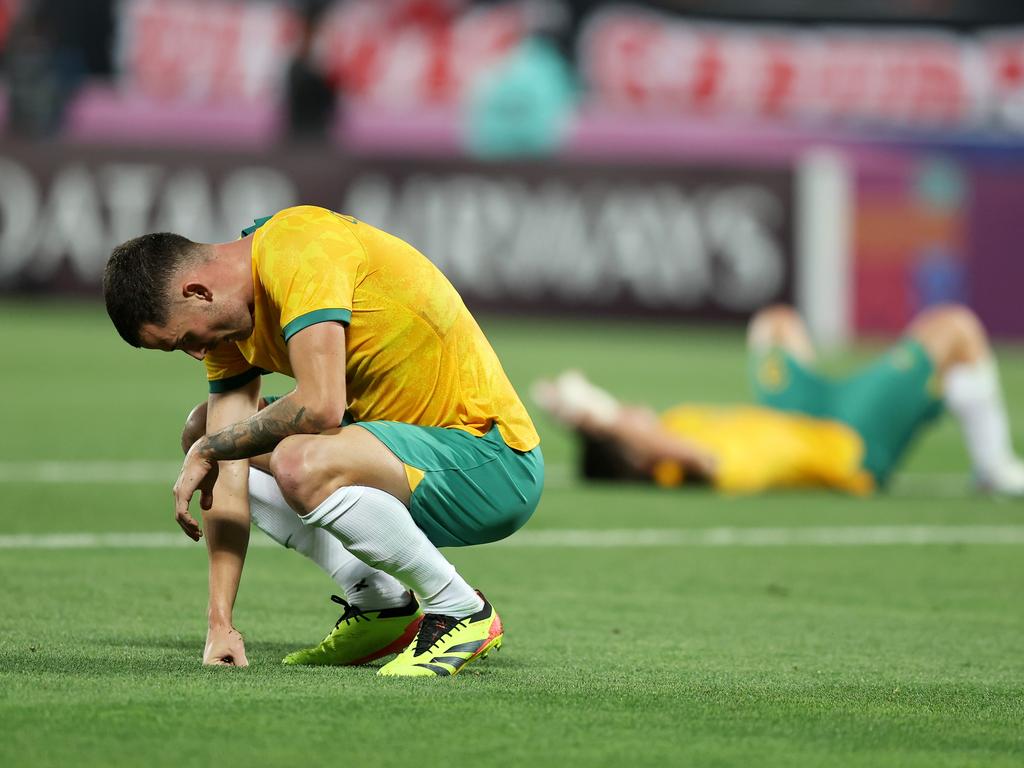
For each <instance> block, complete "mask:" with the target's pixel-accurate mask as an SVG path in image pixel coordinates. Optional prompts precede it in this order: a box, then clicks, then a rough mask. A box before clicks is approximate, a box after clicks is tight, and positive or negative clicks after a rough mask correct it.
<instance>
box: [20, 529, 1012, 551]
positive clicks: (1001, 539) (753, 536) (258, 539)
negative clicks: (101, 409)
mask: <svg viewBox="0 0 1024 768" xmlns="http://www.w3.org/2000/svg"><path fill="white" fill-rule="evenodd" d="M936 544H938V545H950V544H1004V545H1006V544H1009V545H1021V544H1024V525H971V526H963V525H948V526H944V525H889V526H865V527H860V526H854V527H850V526H846V527H842V526H835V527H821V528H690V529H685V528H666V529H657V528H638V529H621V530H588V529H552V530H536V531H521V532H520V533H517V534H515V535H514V536H512V537H511V538H509V539H506V540H505V541H502V542H499V545H500V546H502V547H519V548H524V549H536V548H571V549H602V548H612V547H801V546H804V547H874V546H892V545H904V546H923V545H936ZM250 546H254V547H271V546H275V544H274V542H273V541H271V540H270V539H269V538H267V537H265V536H258V535H254V536H253V538H252V541H251V544H250ZM179 547H201V545H197V544H195V543H194V542H193V541H191V540H190V539H187V538H185V536H184V534H181V533H173V532H166V533H51V534H12V535H3V536H0V550H12V549H50V550H54V549H57V550H69V549H172V548H179Z"/></svg>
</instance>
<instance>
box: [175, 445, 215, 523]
mask: <svg viewBox="0 0 1024 768" xmlns="http://www.w3.org/2000/svg"><path fill="white" fill-rule="evenodd" d="M205 443H206V438H200V439H199V440H197V441H196V442H195V444H194V445H193V446H192V447H191V448H189V450H188V453H187V454H185V462H184V463H183V464H182V465H181V472H180V473H179V474H178V480H177V482H175V483H174V519H175V520H176V521H177V522H178V525H180V526H181V530H183V531H184V532H185V535H186V536H188V537H189V538H190V539H192V540H193V541H199V539H200V538H201V537H202V535H203V532H202V530H201V529H200V528H199V523H197V522H196V520H195V518H194V517H192V515H191V514H190V513H189V511H188V505H189V502H191V501H192V497H193V496H194V495H195V492H196V491H199V506H200V507H202V508H203V509H210V508H211V507H212V506H213V486H214V485H215V484H216V483H217V462H216V461H213V460H211V459H207V458H205V457H204V456H203V455H202V453H201V451H202V448H203V446H204V445H205Z"/></svg>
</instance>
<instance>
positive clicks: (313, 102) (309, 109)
mask: <svg viewBox="0 0 1024 768" xmlns="http://www.w3.org/2000/svg"><path fill="white" fill-rule="evenodd" d="M325 6H326V4H325V3H323V2H317V3H311V4H309V5H307V6H306V7H305V8H304V9H303V10H302V11H301V13H300V21H299V25H300V26H299V34H298V42H297V44H296V49H295V54H294V56H293V57H292V59H291V61H290V62H289V64H288V73H287V76H286V78H285V103H286V108H287V119H288V139H289V141H292V142H295V143H303V144H312V143H324V142H326V141H327V139H328V135H329V132H330V128H331V125H332V124H333V122H334V119H335V117H336V110H337V109H338V107H339V99H338V96H337V90H336V89H335V86H334V84H332V83H331V81H330V78H329V77H328V76H327V74H326V72H325V69H324V67H323V65H322V64H321V63H320V62H319V61H318V60H317V58H316V55H315V52H314V42H315V40H316V36H317V31H318V29H319V26H320V19H321V16H322V15H323V11H324V9H325Z"/></svg>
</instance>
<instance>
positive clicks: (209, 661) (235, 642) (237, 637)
mask: <svg viewBox="0 0 1024 768" xmlns="http://www.w3.org/2000/svg"><path fill="white" fill-rule="evenodd" d="M203 666H207V667H248V666H249V659H248V658H246V655H245V640H244V639H243V638H242V633H241V632H239V631H238V630H237V629H235V628H234V627H210V628H209V629H208V630H207V632H206V647H205V648H204V649H203Z"/></svg>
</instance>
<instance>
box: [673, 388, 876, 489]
mask: <svg viewBox="0 0 1024 768" xmlns="http://www.w3.org/2000/svg"><path fill="white" fill-rule="evenodd" d="M660 418H661V423H662V425H663V426H664V427H665V429H667V430H668V431H669V432H671V433H672V434H674V435H678V436H679V437H682V438H685V439H686V440H689V441H690V442H692V443H694V444H696V445H697V446H699V447H701V448H703V449H704V450H706V451H707V452H709V453H710V454H712V455H713V456H714V457H715V458H716V460H717V468H716V471H715V473H714V477H713V478H712V480H711V482H712V484H713V485H714V486H715V488H717V489H719V490H721V491H724V492H727V493H729V492H731V493H754V492H757V491H763V490H767V489H770V488H800V487H823V486H824V487H829V488H835V489H837V490H842V491H846V492H848V493H856V494H866V493H870V492H871V491H872V490H873V489H874V481H873V479H872V477H871V475H870V474H869V473H868V472H867V471H866V470H865V469H864V468H863V466H862V462H863V459H864V442H863V440H862V439H861V437H860V435H858V434H857V432H855V431H854V430H853V429H851V428H850V427H848V426H846V425H845V424H842V423H840V422H838V421H830V420H827V419H815V418H811V417H809V416H802V415H799V414H794V413H786V412H783V411H778V410H775V409H772V408H761V407H757V406H725V407H719V406H705V405H681V406H678V407H676V408H673V409H671V410H669V411H667V412H665V413H664V414H662V415H661V417H660ZM654 478H655V481H656V482H658V483H660V484H662V485H678V484H680V483H681V482H682V481H683V479H684V478H683V474H682V471H681V470H680V469H679V468H678V467H677V466H674V465H672V464H668V463H663V464H660V465H658V466H657V467H656V468H655V471H654Z"/></svg>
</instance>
